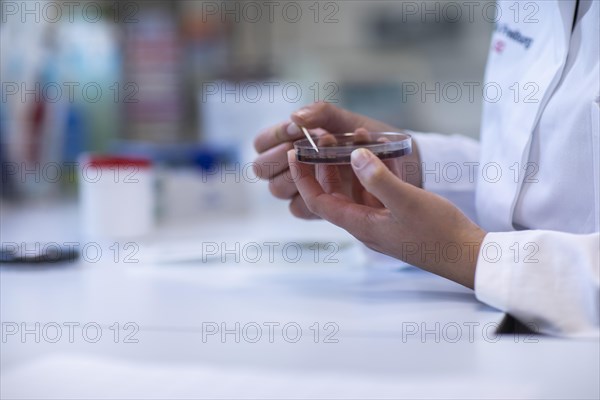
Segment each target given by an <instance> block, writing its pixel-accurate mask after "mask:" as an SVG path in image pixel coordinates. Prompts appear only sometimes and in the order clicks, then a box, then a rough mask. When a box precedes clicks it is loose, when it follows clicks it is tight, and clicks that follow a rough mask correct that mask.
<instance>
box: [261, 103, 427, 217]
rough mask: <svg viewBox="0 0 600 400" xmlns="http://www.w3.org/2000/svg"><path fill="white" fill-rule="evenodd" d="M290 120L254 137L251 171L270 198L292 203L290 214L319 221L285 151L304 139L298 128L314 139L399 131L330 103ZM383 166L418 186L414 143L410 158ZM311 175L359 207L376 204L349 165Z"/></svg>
mask: <svg viewBox="0 0 600 400" xmlns="http://www.w3.org/2000/svg"><path fill="white" fill-rule="evenodd" d="M291 120H292V121H287V122H284V123H281V124H278V125H276V126H273V127H271V128H268V129H266V130H265V131H263V132H262V133H261V134H259V135H258V136H257V138H256V139H255V141H254V147H255V148H256V151H257V152H258V153H259V156H258V158H257V159H256V161H255V164H254V171H255V173H256V175H257V176H258V177H260V178H262V179H267V180H269V190H270V191H271V193H272V194H273V196H275V197H277V198H280V199H285V200H291V201H290V211H291V212H292V214H294V215H295V216H296V217H299V218H305V219H312V218H319V216H318V215H316V214H315V213H313V212H311V211H310V210H309V209H308V207H307V206H306V203H305V201H304V199H303V198H302V197H301V196H300V195H299V193H298V189H297V188H296V184H295V183H294V181H293V179H292V177H291V174H290V170H289V165H288V160H287V156H286V153H287V152H288V150H291V149H293V142H294V141H296V140H298V139H302V138H303V137H304V135H303V134H302V132H301V131H300V130H299V129H298V125H301V126H304V127H306V128H307V129H310V130H311V133H312V134H315V135H317V136H323V135H325V134H326V133H346V132H355V131H357V130H358V129H360V128H362V129H366V130H367V131H371V132H394V131H398V129H396V128H393V127H391V126H389V125H386V124H384V123H382V122H379V121H375V120H372V119H370V118H367V117H365V116H362V115H358V114H354V113H351V112H349V111H347V110H343V109H340V108H338V107H335V106H334V105H332V104H329V103H315V104H312V105H310V106H308V107H305V108H302V109H300V110H298V111H296V112H295V113H293V114H292V116H291ZM386 164H387V165H388V167H389V168H390V169H391V170H392V171H394V172H395V173H397V174H398V175H399V176H402V177H403V179H405V180H406V181H408V182H410V183H411V184H413V185H415V186H420V185H421V172H420V168H419V165H420V163H419V155H418V149H417V147H416V144H415V143H414V141H413V151H412V154H411V155H410V156H406V157H401V158H399V159H396V160H390V161H386ZM409 164H410V167H408V168H405V166H407V165H409ZM403 172H404V173H403ZM311 173H312V174H313V175H314V176H315V177H316V179H317V180H318V181H319V182H320V183H321V185H322V186H323V187H324V188H326V189H327V190H328V191H334V190H336V191H338V192H340V193H344V194H346V195H348V196H349V197H351V198H353V199H355V200H356V201H357V202H358V203H360V204H370V205H373V204H378V202H377V201H376V200H374V199H373V197H372V196H371V195H370V194H368V193H366V192H365V191H364V189H363V188H362V185H361V184H360V182H358V180H357V179H356V178H355V175H354V172H353V171H352V168H351V167H350V166H340V167H338V166H326V165H319V166H317V167H316V168H312V172H311Z"/></svg>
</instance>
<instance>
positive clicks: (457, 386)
mask: <svg viewBox="0 0 600 400" xmlns="http://www.w3.org/2000/svg"><path fill="white" fill-rule="evenodd" d="M1 377H2V389H1V396H0V397H2V398H10V399H43V398H52V399H57V398H60V399H85V398H95V399H98V398H103V399H110V398H119V399H126V398H136V399H140V398H146V399H159V398H161V399H162V398H170V399H173V398H176V399H184V398H196V399H197V398H210V399H216V398H229V399H231V398H303V399H306V398H319V399H324V398H344V399H350V398H352V399H358V398H368V399H374V398H423V397H426V398H485V397H486V394H487V396H489V397H493V398H532V397H535V395H536V391H534V390H532V389H533V388H532V387H531V386H527V387H523V386H520V385H518V384H516V383H515V382H512V383H509V382H506V384H504V385H499V384H498V382H490V381H489V380H485V379H483V380H482V379H475V378H474V377H472V376H464V377H462V379H457V377H456V376H454V377H452V376H448V377H447V378H445V379H442V380H440V379H439V378H438V377H436V381H435V384H434V385H432V384H431V380H430V379H425V378H417V379H415V377H414V376H409V377H401V376H398V377H391V376H389V375H388V376H385V377H381V376H374V375H357V374H352V375H350V374H335V373H331V372H325V373H324V372H319V373H317V372H312V373H308V372H300V373H299V372H297V371H287V372H282V371H281V370H277V371H272V370H248V369H238V368H232V369H228V368H225V367H224V366H219V367H210V366H206V365H197V366H196V365H194V366H181V365H169V364H160V365H158V364H148V363H144V364H141V363H132V362H125V361H121V360H117V359H108V358H84V357H75V356H51V357H48V358H45V359H42V360H39V361H36V362H33V363H31V364H29V365H25V366H21V367H16V368H15V369H13V370H10V371H8V372H5V371H3V373H2V375H1ZM492 387H493V388H494V390H492V391H490V388H492ZM538 394H539V393H538Z"/></svg>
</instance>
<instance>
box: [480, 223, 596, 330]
mask: <svg viewBox="0 0 600 400" xmlns="http://www.w3.org/2000/svg"><path fill="white" fill-rule="evenodd" d="M599 246H600V234H599V233H594V234H587V235H577V234H570V233H563V232H554V231H542V230H531V231H520V232H503V233H489V234H487V235H486V237H485V239H484V242H483V244H482V247H481V249H480V252H479V255H478V260H477V270H476V273H475V295H476V296H477V298H478V299H479V300H480V301H482V302H484V303H487V304H489V305H491V306H493V307H495V308H498V309H500V310H502V311H505V312H507V313H509V314H511V315H512V316H514V317H515V318H517V319H518V320H520V321H521V322H523V323H524V324H526V325H528V326H530V328H531V329H533V330H534V331H536V332H540V333H544V334H549V335H554V336H565V337H598V335H599V334H600V328H599V325H600V266H599V263H600V247H599Z"/></svg>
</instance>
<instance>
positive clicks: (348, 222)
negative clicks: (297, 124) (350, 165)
mask: <svg viewBox="0 0 600 400" xmlns="http://www.w3.org/2000/svg"><path fill="white" fill-rule="evenodd" d="M288 157H289V163H290V168H291V169H292V170H293V171H294V173H292V177H293V179H294V182H295V183H296V187H297V188H298V192H299V193H300V195H301V196H302V199H304V202H305V204H306V207H307V208H308V210H309V211H310V212H311V213H313V214H316V215H318V216H319V217H321V218H323V219H326V220H327V221H329V222H331V223H333V224H335V225H337V226H340V227H342V228H344V229H346V230H348V231H349V232H350V233H352V234H353V235H355V236H357V237H358V238H359V239H361V237H368V231H369V229H370V227H371V224H370V223H369V222H368V221H367V220H368V218H369V217H370V215H371V209H370V208H369V207H365V206H361V205H358V204H355V203H352V202H351V201H350V200H348V199H346V198H344V196H340V195H338V196H334V195H331V194H328V193H326V192H325V191H324V190H323V188H322V187H321V185H320V184H319V182H317V180H316V179H315V177H314V175H313V174H312V173H311V168H312V166H310V165H306V164H302V163H300V162H298V161H297V160H296V154H295V152H294V151H289V152H288ZM355 233H356V234H355Z"/></svg>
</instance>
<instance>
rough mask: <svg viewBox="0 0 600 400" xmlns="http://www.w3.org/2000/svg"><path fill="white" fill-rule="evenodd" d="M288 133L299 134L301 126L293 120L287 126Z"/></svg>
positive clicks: (291, 134)
mask: <svg viewBox="0 0 600 400" xmlns="http://www.w3.org/2000/svg"><path fill="white" fill-rule="evenodd" d="M287 133H288V135H290V136H298V135H299V134H300V128H299V127H298V125H296V124H295V123H293V122H292V123H290V124H289V125H288V127H287Z"/></svg>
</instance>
